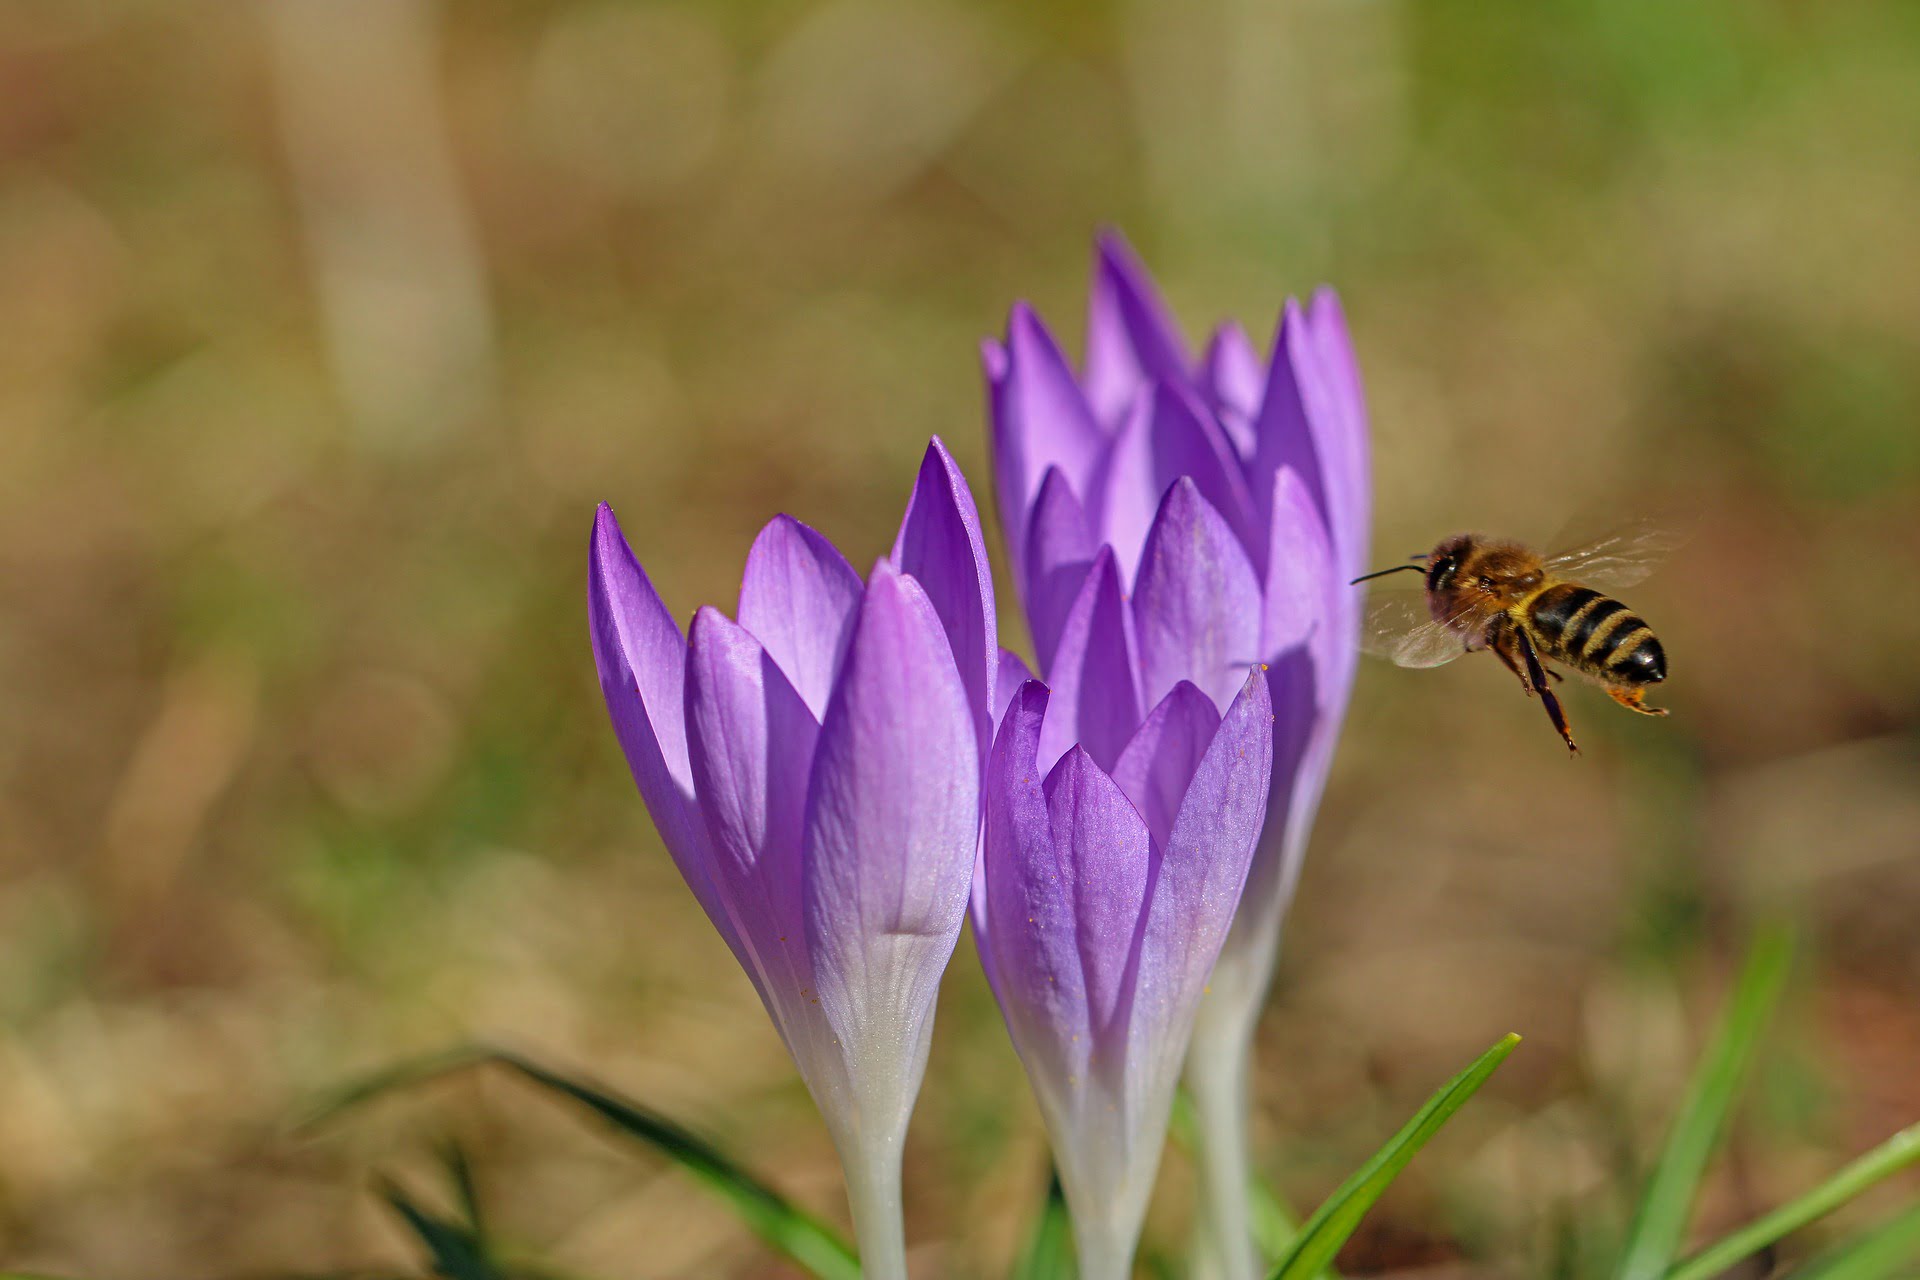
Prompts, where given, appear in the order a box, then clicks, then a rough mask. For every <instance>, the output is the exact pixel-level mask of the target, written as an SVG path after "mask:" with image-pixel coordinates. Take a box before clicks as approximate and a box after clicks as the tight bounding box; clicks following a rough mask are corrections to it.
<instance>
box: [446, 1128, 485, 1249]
mask: <svg viewBox="0 0 1920 1280" xmlns="http://www.w3.org/2000/svg"><path fill="white" fill-rule="evenodd" d="M440 1163H441V1164H443V1165H445V1166H446V1169H447V1181H448V1183H449V1184H451V1185H452V1187H453V1194H454V1197H455V1199H457V1200H458V1201H459V1203H460V1212H461V1213H463V1214H465V1215H466V1218H467V1230H468V1231H469V1232H471V1233H472V1235H473V1239H474V1242H475V1243H476V1244H478V1245H479V1246H480V1247H481V1248H482V1249H485V1248H486V1246H487V1220H486V1215H485V1212H484V1211H483V1210H482V1209H481V1207H480V1186H479V1183H478V1182H477V1181H476V1180H475V1178H474V1175H473V1162H472V1161H471V1160H469V1159H467V1151H466V1148H465V1147H462V1146H461V1145H460V1144H459V1143H458V1142H448V1143H446V1144H445V1145H444V1146H442V1147H441V1149H440Z"/></svg>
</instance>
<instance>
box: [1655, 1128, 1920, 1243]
mask: <svg viewBox="0 0 1920 1280" xmlns="http://www.w3.org/2000/svg"><path fill="white" fill-rule="evenodd" d="M1916 1163H1920V1124H1916V1125H1911V1126H1909V1127H1907V1128H1905V1129H1902V1130H1901V1131H1900V1132H1899V1133H1896V1134H1894V1135H1893V1136H1892V1137H1891V1138H1888V1139H1887V1140H1886V1141H1885V1142H1883V1143H1881V1144H1880V1145H1879V1146H1877V1147H1875V1148H1874V1149H1873V1150H1871V1151H1869V1152H1867V1153H1866V1154H1865V1155H1863V1156H1861V1157H1860V1158H1859V1159H1857V1160H1855V1161H1853V1162H1852V1163H1851V1164H1849V1165H1847V1166H1846V1167H1845V1168H1844V1169H1842V1170H1840V1172H1838V1173H1836V1174H1834V1175H1833V1176H1832V1177H1831V1178H1828V1179H1827V1180H1826V1181H1825V1182H1823V1183H1821V1184H1820V1185H1819V1186H1817V1187H1815V1188H1814V1189H1813V1190H1811V1191H1809V1192H1807V1193H1806V1194H1805V1195H1803V1196H1800V1197H1798V1198H1797V1199H1794V1200H1790V1201H1788V1202H1787V1203H1786V1204H1783V1205H1781V1206H1780V1207H1779V1208H1778V1209H1775V1210H1774V1211H1773V1212H1772V1213H1769V1214H1766V1215H1764V1216H1762V1217H1760V1218H1757V1219H1755V1220H1754V1221H1753V1222H1750V1223H1748V1224H1747V1225H1746V1226H1744V1227H1741V1228H1740V1229H1739V1230H1738V1231H1735V1232H1733V1233H1731V1234H1730V1235H1728V1236H1727V1237H1726V1238H1725V1239H1723V1240H1720V1241H1719V1242H1717V1243H1715V1244H1712V1245H1710V1246H1708V1247H1707V1248H1705V1249H1702V1250H1701V1251H1700V1252H1699V1253H1697V1254H1695V1255H1694V1256H1693V1257H1691V1258H1689V1259H1687V1260H1686V1261H1685V1262H1683V1263H1681V1264H1680V1265H1679V1266H1677V1267H1674V1268H1673V1269H1672V1270H1670V1271H1668V1272H1667V1280H1707V1277H1709V1276H1717V1275H1719V1274H1720V1273H1721V1272H1723V1271H1725V1270H1726V1269H1727V1268H1729V1267H1731V1266H1733V1265H1734V1264H1735V1263H1736V1262H1739V1261H1740V1260H1741V1259H1742V1258H1745V1257H1748V1256H1750V1255H1752V1254H1755V1253H1758V1252H1760V1250H1762V1249H1764V1248H1766V1247H1767V1246H1768V1245H1770V1244H1772V1243H1773V1242H1774V1241H1776V1240H1778V1239H1780V1238H1781V1237H1782V1236H1785V1235H1786V1234H1787V1233H1788V1232H1791V1231H1798V1230H1799V1229H1800V1228H1801V1227H1804V1226H1806V1225H1807V1224H1808V1223H1809V1222H1812V1221H1813V1220H1814V1219H1816V1218H1822V1217H1825V1216H1826V1215H1827V1214H1829V1213H1832V1212H1833V1211H1834V1210H1835V1209H1838V1208H1839V1207H1840V1206H1841V1205H1843V1204H1845V1203H1846V1202H1847V1201H1849V1200H1851V1199H1853V1198H1854V1197H1855V1196H1857V1195H1859V1194H1860V1193H1861V1192H1863V1191H1865V1190H1866V1189H1867V1188H1868V1187H1871V1186H1873V1185H1874V1184H1875V1183H1878V1182H1881V1181H1884V1180H1885V1179H1887V1178H1890V1177H1892V1176H1893V1175H1894V1174H1896V1173H1898V1172H1900V1171H1901V1170H1902V1169H1905V1168H1908V1167H1910V1166H1912V1165H1914V1164H1916Z"/></svg>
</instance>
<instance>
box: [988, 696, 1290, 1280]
mask: <svg viewBox="0 0 1920 1280" xmlns="http://www.w3.org/2000/svg"><path fill="white" fill-rule="evenodd" d="M1049 702H1050V695H1049V693H1048V690H1047V688H1046V686H1044V685H1042V684H1040V683H1039V682H1037V681H1030V682H1028V683H1027V684H1025V685H1023V686H1022V687H1021V689H1020V691H1019V692H1018V693H1017V694H1016V695H1015V696H1014V698H1013V701H1012V705H1011V706H1010V707H1009V708H1008V711H1007V714H1006V716H1005V717H1004V718H1003V719H1002V721H1001V724H1000V732H999V736H998V737H997V738H996V739H995V741H994V745H993V752H992V755H991V756H990V757H989V759H988V763H987V776H986V837H985V845H984V850H985V852H984V864H985V874H984V881H983V884H982V886H981V889H980V891H979V893H978V896H977V898H976V902H975V915H974V932H975V935H976V937H977V938H978V940H979V942H980V949H981V953H982V955H983V956H985V957H986V959H987V972H988V975H989V978H990V979H991V981H992V984H993V990H994V994H995V996H996V997H998V999H999V1001H1000V1008H1001V1011H1002V1013H1003V1014H1004V1015H1005V1017H1006V1022H1007V1029H1008V1031H1009V1032H1010V1033H1011V1034H1012V1036H1013V1042H1014V1046H1015V1048H1017V1049H1018V1050H1019V1052H1020V1059H1021V1061H1022V1062H1023V1063H1024V1064H1025V1065H1026V1069H1027V1076H1028V1078H1029V1079H1030V1080H1031V1081H1032V1083H1033V1091H1034V1095H1035V1097H1037V1098H1038V1099H1039V1102H1040V1110H1041V1114H1042V1116H1043V1117H1044V1119H1045V1121H1046V1126H1047V1135H1048V1137H1049V1138H1050V1140H1051V1142H1052V1145H1053V1151H1054V1162H1055V1165H1056V1167H1057V1168H1058V1169H1059V1172H1060V1181H1061V1186H1062V1188H1063V1189H1064V1190H1065V1192H1066V1196H1067V1204H1068V1208H1069V1209H1070V1210H1071V1213H1072V1218H1073V1225H1074V1237H1075V1243H1076V1246H1077V1251H1078V1254H1079V1266H1080V1275H1081V1276H1082V1277H1084V1278H1085V1280H1124V1278H1125V1277H1126V1276H1128V1275H1131V1274H1132V1262H1133V1252H1134V1247H1135V1244H1136V1243H1137V1241H1138V1239H1139V1235H1140V1223H1141V1219H1142V1218H1143V1216H1144V1215H1145V1213H1146V1208H1147V1198H1148V1195H1149V1193H1150V1192H1151V1191H1152V1189H1153V1179H1154V1173H1155V1171H1156V1169H1157V1168H1158V1167H1159V1164H1160V1150H1161V1146H1162V1145H1163V1143H1164V1141H1165V1138H1166V1129H1167V1115H1168V1110H1169V1108H1170V1105H1171V1103H1172V1100H1173V1088H1174V1085H1175V1084H1176V1083H1177V1082H1178V1080H1179V1078H1180V1062H1181V1059H1182V1058H1183V1057H1184V1056H1185V1055H1186V1051H1187V1041H1188V1037H1189V1036H1190V1035H1191V1033H1192V1030H1193V1019H1194V1015H1195V1013H1196V1012H1197V1011H1198V1006H1199V1004H1200V996H1201V992H1202V991H1203V990H1204V988H1205V986H1206V982H1207V975H1208V973H1209V972H1210V971H1211V970H1212V968H1213V965H1214V960H1215V958H1216V957H1217V956H1218V955H1219V952H1220V946H1221V943H1222V942H1224V941H1225V940H1226V937H1227V930H1228V927H1229V926H1230V924H1231V922H1232V920H1233V911H1234V907H1235V905H1236V904H1237V903H1238V902H1239V900H1240V890H1241V886H1242V885H1243V883H1244V882H1245V880H1246V876H1247V868H1248V866H1249V865H1250V864H1251V862H1252V861H1253V850H1254V843H1255V841H1256V840H1257V838H1258V837H1259V834H1260V827H1261V824H1262V822H1263V821H1264V819H1265V817H1266V804H1267V787H1268V783H1269V781H1270V779H1271V777H1272V767H1273V729H1274V725H1273V706H1272V703H1271V701H1270V700H1269V698H1268V693H1267V680H1266V676H1265V674H1264V673H1263V672H1262V671H1260V670H1259V669H1257V668H1256V669H1255V670H1254V671H1253V673H1252V674H1251V675H1250V676H1249V677H1248V678H1247V679H1246V681H1245V683H1244V684H1243V685H1242V687H1241V689H1240V691H1239V693H1238V694H1236V695H1235V697H1234V699H1233V701H1232V703H1231V704H1230V705H1229V706H1228V708H1227V713H1226V715H1225V717H1224V718H1223V717H1222V716H1221V715H1220V713H1219V711H1218V710H1216V709H1215V707H1214V704H1213V700H1212V699H1211V698H1210V697H1209V696H1208V695H1207V694H1205V693H1203V692H1201V691H1200V689H1199V688H1198V687H1196V686H1195V685H1193V684H1192V683H1190V682H1188V681H1185V680H1182V681H1180V682H1178V683H1177V684H1175V685H1174V686H1173V688H1172V689H1171V690H1170V691H1169V692H1168V693H1167V696H1166V697H1165V698H1163V699H1162V700H1161V701H1160V703H1159V705H1158V706H1156V707H1154V709H1153V710H1152V711H1151V712H1150V713H1148V715H1147V716H1146V718H1145V720H1144V721H1143V722H1142V723H1141V724H1140V726H1139V727H1138V728H1137V729H1136V730H1135V731H1134V733H1133V734H1132V736H1131V737H1130V738H1129V740H1128V741H1127V742H1126V743H1124V744H1123V745H1122V747H1121V749H1120V752H1119V755H1118V757H1117V758H1116V759H1115V761H1114V763H1113V765H1112V767H1111V768H1110V769H1109V768H1102V767H1101V766H1100V765H1099V764H1097V763H1095V761H1094V758H1093V756H1092V755H1091V754H1090V753H1089V752H1088V750H1087V749H1086V747H1084V746H1082V745H1074V746H1072V747H1069V748H1068V749H1067V751H1066V752H1065V753H1064V754H1063V755H1062V756H1061V757H1060V760H1059V762H1058V763H1057V764H1055V765H1054V766H1053V767H1052V769H1051V770H1045V769H1043V768H1042V765H1041V760H1042V758H1043V756H1044V754H1045V746H1044V743H1045V740H1046V736H1047V733H1048V728H1047V725H1048V721H1049V718H1050V714H1051V713H1050V708H1049ZM1043 779H1044V780H1043Z"/></svg>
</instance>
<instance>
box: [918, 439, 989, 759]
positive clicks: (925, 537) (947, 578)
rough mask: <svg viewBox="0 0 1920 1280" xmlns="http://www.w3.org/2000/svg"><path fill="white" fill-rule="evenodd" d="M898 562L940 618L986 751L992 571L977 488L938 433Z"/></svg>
mask: <svg viewBox="0 0 1920 1280" xmlns="http://www.w3.org/2000/svg"><path fill="white" fill-rule="evenodd" d="M893 567H894V568H896V569H898V570H899V571H900V572H902V573H905V574H910V575H912V577H913V579H914V580H915V581H916V582H918V583H919V584H920V587H921V589H922V590H924V591H925V592H926V596H927V600H928V601H929V602H930V603H931V604H932V605H933V610H934V612H935V613H936V614H937V615H938V616H939V618H940V624H941V627H942V628H943V629H944V631H945V633H946V637H947V642H948V644H949V645H950V646H951V647H952V652H953V662H954V665H955V666H956V667H957V668H958V669H959V672H960V679H961V682H962V683H963V684H964V685H965V686H966V689H967V699H968V704H969V705H970V706H971V707H972V709H973V721H974V733H975V736H976V740H977V741H978V742H979V743H980V744H981V747H980V749H981V751H982V753H983V754H984V752H985V750H986V743H987V742H988V741H989V740H990V739H991V737H992V734H993V725H992V715H993V703H994V699H993V677H994V672H995V671H996V670H997V669H998V667H999V665H1000V657H999V653H1000V645H999V634H998V632H999V627H998V622H997V620H996V618H995V616H994V606H993V570H992V568H991V567H990V566H989V565H988V563H987V544H986V539H985V538H983V537H982V536H981V534H980V513H979V511H978V510H977V509H976V508H975V507H974V505H973V491H972V490H971V489H969V488H968V487H967V478H966V477H965V476H963V475H961V474H960V467H959V464H957V463H956V462H954V460H953V455H951V454H949V453H948V452H947V446H946V445H945V444H943V443H941V440H940V438H939V437H938V436H935V437H934V438H933V440H932V441H930V442H929V443H928V445H927V452H926V456H925V457H924V458H923V459H922V460H921V462H920V474H919V476H918V478H917V479H916V480H915V481H914V486H913V494H912V496H911V497H909V498H908V499H907V511H906V515H905V516H903V517H902V518H901V521H900V533H899V536H898V537H896V538H895V539H894V543H893Z"/></svg>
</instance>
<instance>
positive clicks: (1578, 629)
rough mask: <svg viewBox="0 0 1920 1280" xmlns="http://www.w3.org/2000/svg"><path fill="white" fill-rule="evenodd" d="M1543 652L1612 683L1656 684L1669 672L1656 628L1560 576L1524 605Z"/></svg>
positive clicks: (1527, 617)
mask: <svg viewBox="0 0 1920 1280" xmlns="http://www.w3.org/2000/svg"><path fill="white" fill-rule="evenodd" d="M1521 613H1522V615H1523V617H1524V619H1525V622H1526V627H1527V630H1528V631H1529V632H1530V633H1531V634H1532V636H1533V639H1534V641H1535V643H1536V644H1538V645H1539V647H1540V649H1541V651H1542V653H1543V654H1544V655H1545V656H1547V657H1549V658H1552V659H1554V660H1556V661H1559V662H1564V663H1566V664H1567V665H1568V666H1570V667H1573V668H1575V669H1576V670H1578V671H1581V672H1583V673H1584V674H1586V675H1589V676H1591V677H1593V678H1594V679H1596V680H1600V681H1602V682H1604V683H1608V684H1653V683H1656V682H1658V681H1660V680H1664V679H1665V678H1666V674H1667V669H1666V667H1667V660H1666V654H1665V652H1664V651H1662V650H1661V648H1660V642H1659V641H1658V640H1657V639H1655V638H1654V634H1653V629H1652V628H1651V627H1649V626H1647V624H1646V622H1645V621H1644V620H1643V619H1642V618H1640V617H1639V616H1638V615H1637V614H1635V613H1633V612H1632V611H1631V610H1630V609H1628V608H1627V606H1626V605H1624V604H1621V603H1620V602H1619V601H1618V600H1615V599H1613V598H1612V597H1610V596H1605V595H1602V594H1600V593H1599V592H1598V591H1595V590H1594V589H1593V588H1592V587H1583V586H1580V585H1579V584H1578V583H1572V582H1562V583H1556V584H1555V585H1553V586H1550V587H1548V588H1547V589H1546V590H1544V591H1542V592H1540V593H1539V594H1538V595H1536V596H1534V597H1533V598H1532V599H1531V600H1529V601H1527V602H1526V603H1525V604H1524V605H1523V606H1521Z"/></svg>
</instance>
